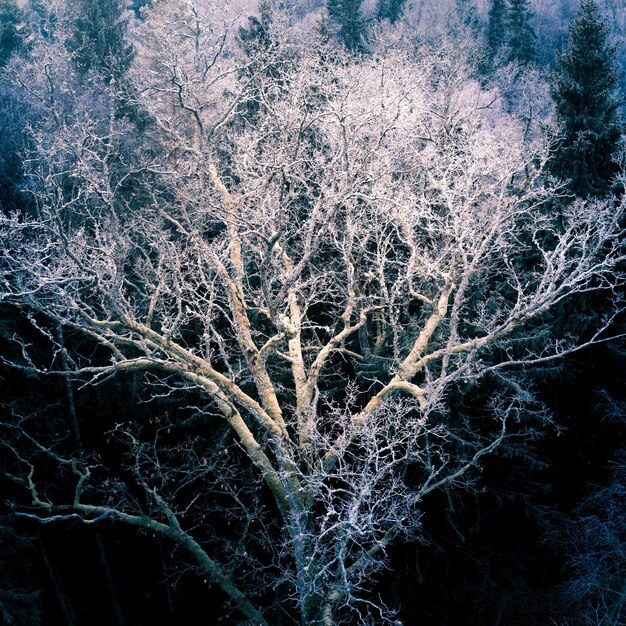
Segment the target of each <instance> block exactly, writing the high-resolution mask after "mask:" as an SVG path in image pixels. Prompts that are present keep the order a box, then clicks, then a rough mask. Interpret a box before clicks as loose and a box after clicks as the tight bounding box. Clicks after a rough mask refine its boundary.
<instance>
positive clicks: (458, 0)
mask: <svg viewBox="0 0 626 626" xmlns="http://www.w3.org/2000/svg"><path fill="white" fill-rule="evenodd" d="M454 8H455V11H456V17H457V20H458V22H459V24H461V25H462V26H464V27H465V28H467V29H469V30H470V31H476V32H478V30H479V28H480V24H479V20H478V14H477V11H476V5H475V4H474V2H473V0H455V3H454Z"/></svg>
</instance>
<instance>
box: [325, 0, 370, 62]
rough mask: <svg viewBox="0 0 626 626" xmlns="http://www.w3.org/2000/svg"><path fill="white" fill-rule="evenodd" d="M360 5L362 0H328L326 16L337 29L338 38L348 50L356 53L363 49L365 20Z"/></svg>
mask: <svg viewBox="0 0 626 626" xmlns="http://www.w3.org/2000/svg"><path fill="white" fill-rule="evenodd" d="M361 4H363V0H328V4H327V8H328V14H329V16H330V18H331V20H332V21H333V22H334V23H335V24H336V26H337V27H338V29H339V37H340V39H341V41H342V42H343V43H344V45H345V46H346V48H348V50H354V51H358V50H361V49H362V47H363V43H362V37H363V32H364V30H365V20H364V19H363V14H362V13H361Z"/></svg>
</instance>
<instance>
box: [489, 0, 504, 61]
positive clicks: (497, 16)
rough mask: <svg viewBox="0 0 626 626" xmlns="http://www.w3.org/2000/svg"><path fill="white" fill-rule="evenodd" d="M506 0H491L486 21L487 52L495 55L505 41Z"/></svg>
mask: <svg viewBox="0 0 626 626" xmlns="http://www.w3.org/2000/svg"><path fill="white" fill-rule="evenodd" d="M506 19H507V14H506V2H505V0H491V2H490V4H489V15H488V22H487V44H488V46H489V53H490V54H491V55H492V56H493V55H496V54H497V53H498V52H499V51H500V49H501V48H502V46H504V44H505V43H506Z"/></svg>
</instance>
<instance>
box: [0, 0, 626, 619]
mask: <svg viewBox="0 0 626 626" xmlns="http://www.w3.org/2000/svg"><path fill="white" fill-rule="evenodd" d="M66 4H68V5H71V8H72V19H71V20H70V21H69V22H67V24H66V25H64V28H67V29H70V30H68V31H67V32H65V33H64V34H63V37H64V45H65V46H66V48H67V50H68V52H69V55H70V57H71V60H72V63H73V66H72V72H74V73H75V78H73V80H75V84H76V85H77V89H81V88H82V89H84V90H85V93H87V91H89V90H96V91H97V89H98V87H97V84H98V81H101V83H102V84H105V85H109V86H110V85H111V84H112V83H114V84H116V85H117V89H118V95H119V98H118V99H117V101H116V103H115V105H114V107H113V109H112V111H111V112H110V114H111V115H112V116H114V117H116V118H117V119H124V120H128V124H129V127H131V128H132V131H131V132H130V135H133V134H135V135H137V136H140V135H141V134H142V133H144V132H145V133H149V132H151V124H152V122H151V119H150V116H149V114H148V113H147V112H145V111H143V110H141V109H140V108H139V107H138V105H137V104H136V102H135V99H134V97H133V94H132V86H131V84H130V82H128V81H127V80H126V78H125V76H126V73H127V72H128V69H129V67H130V66H131V65H132V64H133V62H134V59H135V57H136V55H137V54H139V55H141V50H136V49H135V47H134V46H135V43H136V42H135V37H134V32H135V30H136V29H137V28H139V27H140V26H141V23H142V21H143V20H144V17H145V8H148V9H149V8H150V7H149V5H150V4H151V3H149V2H141V1H140V0H137V1H135V2H123V1H122V0H75V1H74V2H69V1H68V2H67V3H66ZM279 5H280V6H279ZM435 5H437V6H436V7H435ZM50 6H51V5H50V3H47V2H45V1H44V0H32V1H29V2H16V1H15V0H0V126H1V128H0V211H2V212H3V213H4V214H6V215H8V214H10V213H11V212H13V211H15V210H19V211H22V210H24V207H29V208H28V210H31V211H33V212H36V210H37V200H36V199H35V194H33V193H32V190H31V189H29V184H30V183H29V181H27V180H25V178H24V162H23V160H24V159H25V158H26V157H25V155H27V153H28V150H29V145H28V141H29V139H28V132H29V129H30V128H31V127H32V126H33V125H36V123H37V122H36V119H37V117H38V116H40V115H41V109H42V108H43V109H45V107H46V104H45V103H36V102H34V103H33V101H31V102H28V101H25V100H24V99H23V95H22V94H23V86H24V84H25V83H27V81H28V71H29V70H28V62H29V55H30V54H31V52H32V50H33V48H34V47H35V46H36V45H37V41H38V38H41V37H46V36H49V37H55V36H58V35H55V34H54V32H49V30H50V29H54V28H55V27H56V26H55V25H54V24H53V23H51V22H46V20H50V19H51V17H50V16H51V15H53V13H51V12H50ZM144 7H145V8H144ZM240 11H241V13H242V17H241V19H240V21H239V22H238V26H237V27H236V29H237V41H238V45H239V46H240V47H241V49H242V50H244V51H247V52H248V53H249V54H250V55H251V56H252V55H254V54H257V52H258V50H259V49H261V50H262V49H264V47H267V48H271V45H272V44H271V39H270V36H269V34H268V33H269V32H270V30H271V24H272V20H273V19H275V13H276V11H287V12H290V15H291V18H290V19H292V20H294V21H296V22H298V21H301V22H302V23H303V24H305V25H306V28H309V29H312V30H314V31H315V32H317V33H318V36H319V37H320V38H321V39H325V41H326V43H325V45H326V46H327V48H326V49H327V50H331V51H332V50H333V49H336V50H341V51H342V54H348V55H355V56H357V57H359V58H360V59H362V62H363V63H367V62H368V61H367V59H368V56H369V55H372V54H373V52H372V46H373V44H372V41H373V40H374V39H375V40H376V42H377V43H376V45H380V41H381V38H383V39H384V38H385V37H388V38H390V40H391V39H393V38H394V37H396V34H395V33H397V32H399V31H398V29H402V28H404V29H408V30H409V32H410V33H411V35H410V36H411V37H412V38H413V39H414V40H415V41H416V42H419V45H423V44H424V42H430V43H432V42H438V41H452V42H456V45H457V47H458V48H461V49H462V52H463V53H464V54H467V55H468V58H469V63H470V65H471V66H472V67H473V71H474V72H475V76H476V77H477V80H478V81H480V82H482V83H483V84H487V83H489V81H494V82H495V83H496V84H498V85H499V86H500V88H501V89H502V90H503V92H505V93H506V92H507V90H508V89H509V86H510V93H511V94H512V95H508V96H506V97H507V98H509V99H510V103H509V106H510V108H511V109H515V108H516V107H519V109H520V110H522V109H524V106H525V102H524V99H525V98H526V97H527V96H528V93H530V92H533V93H534V94H537V93H539V94H540V95H539V96H538V97H537V98H536V99H535V100H534V102H535V107H536V110H534V111H533V113H532V115H535V116H536V117H537V118H538V121H537V119H534V120H533V121H532V124H533V125H534V126H535V128H539V129H540V131H539V132H541V133H542V137H543V141H545V142H546V143H548V142H550V141H553V143H552V144H551V145H552V146H553V148H552V154H551V160H550V163H549V168H550V174H551V175H552V176H554V177H556V178H558V179H560V180H564V181H566V185H567V187H566V191H565V192H564V193H563V194H562V197H561V198H560V199H559V200H558V202H571V201H573V200H572V199H573V198H576V197H577V198H583V199H593V198H599V199H602V200H603V201H604V200H606V199H607V198H612V199H613V200H612V201H613V202H614V203H615V206H619V203H620V202H621V198H622V194H623V186H622V184H623V183H622V180H623V179H622V178H620V172H622V170H621V169H620V168H621V166H622V163H621V162H620V159H621V158H622V143H621V142H622V135H623V125H622V116H623V95H624V85H626V72H625V68H626V49H625V48H624V45H623V40H624V37H626V13H625V12H626V9H625V8H624V7H623V6H622V4H621V3H619V2H610V1H607V2H599V3H598V4H596V3H595V2H592V1H591V0H583V2H582V9H581V7H580V5H579V3H578V2H576V1H575V0H554V1H553V2H539V1H538V2H530V1H529V0H488V1H485V2H480V3H476V2H474V1H473V0H447V2H440V3H430V2H428V1H426V0H423V1H421V0H412V1H411V0H406V2H403V1H402V0H378V2H376V3H373V2H371V3H366V2H361V1H359V0H329V2H328V4H327V5H325V4H324V3H322V2H316V1H314V0H309V1H306V2H305V1H304V0H303V1H302V2H297V0H294V1H293V2H285V3H280V2H277V3H275V5H274V4H273V3H271V2H267V1H264V2H262V3H261V4H260V6H259V7H256V6H254V7H249V6H248V5H247V3H245V2H243V3H241V7H240ZM585 20H586V22H585ZM303 28H304V26H303ZM394 29H396V30H394ZM417 45H418V44H417V43H416V46H417ZM442 49H443V48H442ZM346 51H347V52H346ZM270 71H271V70H270ZM276 71H279V70H276ZM20 72H23V74H22V77H23V81H24V82H23V83H22V85H20V80H21V79H20ZM81 85H82V87H81ZM94 85H95V87H94ZM507 85H509V86H507ZM520 85H521V86H523V88H520ZM585 90H587V91H585ZM583 92H584V93H585V94H587V93H588V94H590V95H589V98H590V100H591V101H592V102H593V104H592V105H590V106H589V107H587V108H585V107H582V108H581V106H580V103H579V99H580V98H581V93H583ZM92 97H93V96H92V95H90V98H92ZM584 97H587V96H584ZM86 100H87V105H86V106H90V105H89V102H88V98H86ZM105 106H106V105H105ZM250 106H252V105H250ZM246 114H247V115H249V119H250V120H254V116H255V111H254V108H253V107H252V108H251V109H250V110H249V111H248V112H247V113H246ZM252 123H253V122H252ZM529 125H530V121H529ZM129 141H132V140H129ZM555 202H556V201H555ZM554 210H556V209H554ZM623 269H624V268H623V267H622V268H621V270H622V271H623ZM618 296H619V294H616V293H613V294H612V295H611V298H609V297H607V296H606V295H597V294H593V293H592V294H586V293H583V294H578V295H575V296H574V298H573V299H570V300H568V301H566V302H564V303H562V305H560V308H557V309H556V310H553V311H552V313H551V318H550V323H551V324H553V325H554V326H555V327H556V328H558V329H560V331H561V332H562V333H563V334H564V335H566V336H571V337H578V338H580V337H582V338H583V339H585V340H586V339H589V338H591V337H593V335H594V332H595V331H594V329H595V328H596V327H597V326H598V323H599V320H601V319H602V318H603V316H605V315H607V314H608V312H609V310H610V308H611V305H612V298H613V299H614V298H617V297H618ZM33 316H34V325H33V323H32V322H33ZM625 321H626V319H625V317H624V314H623V313H621V314H620V316H618V317H617V318H615V319H614V320H613V321H612V323H611V325H610V327H609V328H608V329H607V330H606V332H605V334H604V335H603V337H605V336H609V335H611V336H615V337H616V339H613V340H611V341H606V342H605V341H601V342H598V343H597V344H595V345H591V346H589V347H587V348H585V349H584V350H580V351H574V352H572V353H570V354H568V355H566V356H564V357H563V358H562V359H560V360H558V361H553V362H550V363H549V364H547V365H538V366H536V367H534V368H533V369H532V371H530V370H529V371H528V372H527V374H528V375H527V378H526V383H525V384H528V385H529V386H532V387H534V390H535V393H536V398H537V399H538V402H541V403H542V404H543V405H544V406H545V407H546V408H547V410H548V411H547V413H548V414H549V415H550V421H549V422H545V423H544V424H543V425H542V426H541V428H540V429H538V430H537V432H536V433H533V435H532V436H528V437H526V438H524V439H523V440H519V441H518V442H517V443H511V444H504V445H502V446H501V447H500V448H499V449H498V450H496V451H495V452H493V453H492V454H490V455H489V456H487V457H485V458H484V459H482V460H481V469H480V471H479V472H477V474H476V476H475V477H474V478H473V480H472V482H471V484H469V485H463V486H462V487H461V488H459V489H444V490H440V491H437V492H433V493H430V494H428V495H427V496H426V497H425V499H424V501H423V502H422V504H421V510H422V513H423V516H422V519H421V524H422V526H421V533H420V535H419V537H417V538H416V539H405V540H402V541H400V542H399V543H396V544H395V545H394V546H393V547H391V548H389V550H388V557H389V559H388V563H387V565H386V567H385V568H384V569H383V570H382V571H381V572H379V573H378V574H376V577H375V580H374V583H373V589H372V591H371V593H372V597H378V596H381V597H383V598H384V599H385V602H386V603H387V604H389V605H392V606H393V608H395V609H396V610H397V619H398V623H403V624H407V625H412V624H415V625H424V626H427V625H428V626H429V625H432V626H435V625H437V626H440V625H441V626H443V625H445V624H448V625H451V626H452V625H461V624H463V625H464V626H470V625H474V624H475V625H477V626H483V625H484V626H514V625H533V624H536V625H548V624H559V625H563V626H564V625H566V624H567V625H574V624H603V625H605V626H610V625H615V626H617V625H618V624H620V623H626V608H625V607H624V605H625V604H626V582H625V581H626V469H625V459H626V387H625V385H624V367H625V365H626V359H625V357H626V343H625V340H624V338H623V337H622V336H621V335H622V333H624V332H625V327H624V322H625ZM0 328H1V332H0V341H1V343H0V353H1V354H2V355H3V359H2V362H1V363H0V385H1V388H2V397H1V405H2V411H3V420H4V421H6V422H9V423H10V422H11V420H12V419H17V417H16V416H25V415H27V416H31V417H32V418H33V419H36V418H37V416H38V415H39V416H41V415H43V414H45V416H46V420H45V426H42V428H45V429H46V432H45V433H42V436H45V437H47V438H49V439H52V438H54V437H56V436H60V435H59V433H64V436H65V438H66V441H67V442H68V443H67V445H68V446H71V447H73V448H76V449H79V450H80V449H85V450H96V451H97V452H98V454H99V455H101V456H100V458H102V459H103V463H105V464H108V465H113V466H114V465H116V464H121V463H122V456H121V455H122V452H121V451H120V449H119V447H116V446H115V445H114V444H111V440H110V438H111V434H110V433H111V432H112V431H114V430H115V428H116V425H118V424H122V423H127V422H130V423H132V422H133V421H145V422H146V423H148V422H150V423H152V420H155V421H157V420H159V419H162V418H163V416H164V415H166V416H174V415H176V419H177V420H179V421H185V420H186V421H188V422H189V423H191V421H192V420H193V419H195V417H194V415H195V413H194V404H195V400H194V397H193V395H190V396H188V397H184V398H183V399H182V401H181V399H180V398H179V397H170V396H169V395H168V394H167V393H164V394H163V395H162V396H161V397H157V398H156V399H153V400H152V401H151V402H147V400H148V398H149V396H150V394H151V386H150V385H151V379H150V378H149V377H144V376H142V375H141V374H137V373H128V374H125V373H121V374H118V375H116V376H114V377H108V378H106V379H104V380H102V381H100V382H99V383H98V384H97V385H86V384H83V383H82V382H81V381H75V380H72V379H70V378H67V377H64V376H60V375H48V376H46V375H43V374H41V373H35V372H34V371H33V370H32V369H29V363H28V360H26V361H24V359H23V358H22V357H23V356H24V353H23V351H22V347H21V346H22V345H28V346H29V355H30V356H29V357H28V359H31V361H30V364H31V365H32V364H33V359H34V362H35V363H36V364H37V363H39V364H41V363H45V362H48V361H53V360H54V359H55V358H56V356H55V354H54V347H51V346H53V344H51V343H49V342H47V341H45V340H43V339H42V338H41V332H40V329H41V328H46V329H47V330H46V332H49V333H51V334H55V333H64V332H65V333H66V336H65V339H64V340H65V341H66V342H67V344H68V345H69V346H71V348H72V349H75V350H76V352H77V353H80V354H82V355H89V354H90V353H91V354H94V355H95V356H94V359H95V360H97V358H98V354H97V351H98V348H97V347H94V345H90V344H89V342H88V341H87V340H86V339H85V338H83V337H80V336H78V335H77V334H73V333H72V331H71V329H70V328H65V329H63V328H58V327H55V326H54V324H52V325H50V326H46V321H45V320H44V319H43V318H42V317H41V315H40V313H32V312H29V311H28V310H27V308H25V307H21V306H19V305H16V304H15V303H14V302H11V301H10V300H9V299H8V298H7V299H3V298H2V297H0ZM190 332H191V331H190ZM55 336H56V335H55ZM17 337H19V338H20V342H18V341H16V338H17ZM100 358H101V357H100ZM61 360H62V359H61ZM58 362H61V361H58ZM19 363H21V366H16V365H15V364H19ZM68 367H69V366H68ZM492 392H493V390H492V389H490V388H489V386H488V385H483V386H482V387H481V388H478V389H477V390H476V392H475V394H474V395H473V396H471V397H470V398H469V399H468V397H467V396H464V395H461V394H460V393H459V397H458V405H457V406H456V407H455V406H454V405H453V409H452V410H453V411H454V410H458V411H459V413H465V414H480V412H481V407H482V406H484V405H485V403H486V402H487V399H488V397H489V395H490V393H492ZM2 436H3V437H6V438H7V439H6V441H8V435H7V434H6V432H5V434H4V435H2ZM9 456H10V455H9ZM9 456H7V458H9ZM5 461H6V467H8V468H9V470H11V467H12V465H11V464H12V463H13V462H14V461H11V460H8V461H7V460H6V459H5ZM51 476H53V475H51ZM54 481H55V479H54V477H52V478H51V482H50V484H49V485H48V489H49V491H50V492H52V493H62V492H63V489H65V487H64V486H63V485H62V484H55V482H54ZM0 493H1V495H2V497H1V503H0V618H1V619H2V620H3V623H4V624H7V625H16V626H36V625H39V624H41V625H42V626H46V625H50V626H52V625H59V624H64V625H66V626H72V625H73V626H81V625H86V624H98V623H100V624H112V625H117V626H123V625H127V626H131V625H132V626H141V625H147V624H151V625H152V626H158V625H168V624H180V625H189V626H192V625H195V624H198V625H199V624H203V625H206V624H220V623H224V624H236V623H241V622H240V621H238V620H239V616H238V615H237V614H236V613H232V612H230V611H229V610H228V609H227V608H225V604H224V596H223V593H222V591H221V590H220V589H219V588H218V586H217V585H215V584H213V583H212V581H211V580H210V579H209V578H208V577H207V576H205V575H203V574H202V573H200V574H199V573H198V571H197V568H194V567H191V566H189V565H186V564H185V563H184V562H183V561H182V559H181V558H180V554H179V550H178V549H176V548H174V547H173V545H172V544H171V543H169V542H168V541H167V540H165V539H163V538H160V537H156V536H154V535H153V533H151V532H149V531H147V530H145V529H144V530H139V531H137V530H135V529H133V528H129V527H126V526H123V525H122V524H116V523H114V522H113V521H111V520H110V519H103V520H101V521H99V522H96V523H89V524H85V523H84V522H82V521H81V520H80V519H78V518H77V516H76V517H73V516H72V515H71V514H66V513H64V512H60V515H61V517H63V515H65V519H57V520H56V521H50V522H49V523H43V522H42V521H37V520H35V519H32V517H33V516H32V515H29V514H28V511H29V509H28V506H29V502H28V498H25V497H24V494H23V492H22V489H21V486H20V485H18V484H14V483H13V482H12V481H11V480H9V479H8V478H7V479H2V477H1V475H0ZM24 511H26V512H27V513H26V514H24ZM224 523H225V522H224ZM272 593H273V590H272V589H266V590H265V592H264V594H265V597H267V598H271V596H272ZM226 606H227V605H226ZM285 623H291V622H287V621H286V622H285ZM372 623H376V622H372Z"/></svg>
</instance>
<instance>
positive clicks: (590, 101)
mask: <svg viewBox="0 0 626 626" xmlns="http://www.w3.org/2000/svg"><path fill="white" fill-rule="evenodd" d="M609 35H610V32H609V28H608V26H607V23H606V21H605V20H604V19H603V17H602V16H601V14H600V10H599V7H598V5H597V3H596V2H595V1H594V0H582V2H581V5H580V9H579V12H578V15H577V17H576V19H575V20H574V22H573V24H572V26H571V27H570V30H569V50H568V51H567V52H565V53H563V54H562V55H559V56H558V57H557V66H556V71H555V74H554V83H553V86H552V89H551V94H552V98H553V100H554V104H555V116H556V132H557V135H558V136H557V141H558V145H557V148H556V150H555V152H554V156H553V158H552V162H551V164H552V171H553V172H554V173H555V174H556V175H557V176H560V177H563V178H566V179H568V180H569V181H570V182H569V186H570V190H571V191H572V192H573V193H575V194H576V195H579V196H583V197H584V196H602V195H605V194H607V193H608V192H609V189H610V183H611V178H612V177H613V175H614V174H615V172H616V165H615V163H614V162H613V155H614V154H615V151H616V149H617V145H618V141H619V138H620V135H621V124H620V121H619V119H618V101H617V99H616V97H615V88H616V85H617V79H618V73H617V60H616V54H617V53H616V49H615V47H614V46H613V45H611V43H610V41H609Z"/></svg>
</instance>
